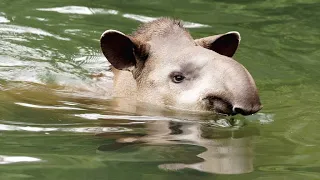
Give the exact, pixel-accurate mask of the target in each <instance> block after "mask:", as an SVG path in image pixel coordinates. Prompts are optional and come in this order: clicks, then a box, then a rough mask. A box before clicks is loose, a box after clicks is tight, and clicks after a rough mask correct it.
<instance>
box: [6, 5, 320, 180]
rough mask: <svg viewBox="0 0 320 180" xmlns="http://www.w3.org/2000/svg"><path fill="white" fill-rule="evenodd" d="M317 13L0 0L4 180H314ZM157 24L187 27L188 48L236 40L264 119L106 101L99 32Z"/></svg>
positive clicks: (308, 8)
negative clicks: (233, 34)
mask: <svg viewBox="0 0 320 180" xmlns="http://www.w3.org/2000/svg"><path fill="white" fill-rule="evenodd" d="M319 7H320V3H319V1H316V0H303V1H302V0H290V1H289V0H282V1H272V0H269V1H260V2H259V1H248V0H247V1H232V0H227V1H226V0H224V1H215V2H212V1H206V0H189V1H185V0H183V1H182V0H180V1H178V0H177V1H169V0H166V1H157V0H153V1H125V0H118V1H111V0H105V1H99V0H97V1H71V0H68V1H66V0H65V1H38V2H36V1H30V0H25V1H16V0H10V1H9V0H1V2H0V37H1V38H0V90H1V91H0V102H1V103H0V177H1V180H2V179H3V180H16V179H41V180H43V179H61V180H62V179H63V180H64V179H68V180H69V179H320V154H319V152H320V135H319V133H318V131H319V128H320V122H319V101H320V93H319V90H320V83H319V77H320V76H319V75H320V71H319V68H320V61H319V58H320V51H319V47H320V46H319V43H320V39H319V36H320V32H319V27H320V24H319V22H318V17H319V16H320V13H319V12H320V11H319ZM160 16H170V17H176V18H180V19H182V20H184V21H186V25H187V27H188V28H189V30H190V31H191V34H192V35H193V36H194V37H203V36H208V35H212V34H218V33H223V32H228V31H231V30H237V31H239V32H240V33H241V35H242V41H241V45H240V49H239V50H238V52H237V53H236V59H238V60H239V61H240V62H241V63H242V64H243V65H245V66H246V67H247V69H248V70H249V71H250V73H251V74H252V75H253V77H254V78H255V80H256V83H257V86H258V88H259V91H260V95H261V99H262V103H263V105H264V108H263V110H262V111H260V112H259V113H258V114H256V115H254V116H249V117H245V118H244V117H242V116H236V117H234V118H228V119H224V117H216V116H214V115H210V114H196V113H186V112H177V111H170V110H164V109H158V108H157V107H150V106H149V105H145V104H133V103H130V102H122V100H119V99H112V98H111V97H110V95H109V93H108V91H107V90H108V89H109V88H110V87H111V85H110V84H111V81H112V74H111V73H110V72H109V68H108V65H109V64H108V63H107V61H106V60H105V58H104V57H103V56H102V54H101V52H100V49H99V37H100V35H101V33H102V32H103V31H104V30H106V29H118V30H120V31H122V32H125V33H130V32H131V31H132V30H134V29H135V28H136V27H137V26H138V24H139V23H141V22H146V21H150V20H152V19H154V18H156V17H160ZM147 107H148V108H147Z"/></svg>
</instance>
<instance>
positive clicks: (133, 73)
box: [100, 18, 262, 115]
mask: <svg viewBox="0 0 320 180" xmlns="http://www.w3.org/2000/svg"><path fill="white" fill-rule="evenodd" d="M240 39H241V38H240V34H239V32H236V31H231V32H227V33H225V34H219V35H214V36H208V37H204V38H200V39H193V38H192V36H191V35H190V33H189V32H188V31H187V30H186V29H185V28H184V27H183V22H182V21H180V20H176V19H171V18H159V19H157V20H154V21H151V22H148V23H144V24H142V25H141V26H140V27H138V29H137V30H136V31H135V32H133V33H132V34H131V35H126V34H124V33H122V32H120V31H117V30H107V31H105V32H104V33H103V34H102V36H101V39H100V45H101V49H102V52H103V54H104V56H105V57H106V58H107V60H108V61H109V62H110V63H111V65H112V71H113V73H114V82H113V96H114V97H124V98H130V99H134V100H137V101H142V102H147V103H151V104H155V105H160V106H167V107H172V108H176V109H182V110H188V111H211V112H214V113H218V114H225V115H235V114H238V113H239V114H242V115H250V114H254V113H256V112H258V111H259V110H260V109H261V108H262V105H261V102H260V98H259V95H258V90H257V87H256V84H255V82H254V80H253V78H252V76H251V75H250V73H249V72H248V71H247V69H246V68H245V67H244V66H243V65H241V64H240V63H239V62H237V61H235V60H234V59H233V58H232V56H233V55H234V54H235V52H236V50H237V49H238V46H239V43H240Z"/></svg>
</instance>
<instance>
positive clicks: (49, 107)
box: [15, 102, 85, 110]
mask: <svg viewBox="0 0 320 180" xmlns="http://www.w3.org/2000/svg"><path fill="white" fill-rule="evenodd" d="M15 104H17V105H20V106H24V107H31V108H38V109H61V110H85V109H82V108H76V107H69V106H42V105H34V104H28V103H21V102H16V103H15Z"/></svg>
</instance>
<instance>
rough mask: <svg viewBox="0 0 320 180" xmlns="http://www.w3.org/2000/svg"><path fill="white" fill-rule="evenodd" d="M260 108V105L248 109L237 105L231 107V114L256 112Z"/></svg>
mask: <svg viewBox="0 0 320 180" xmlns="http://www.w3.org/2000/svg"><path fill="white" fill-rule="evenodd" d="M260 109H262V106H261V105H259V106H255V107H253V108H250V109H245V108H239V107H233V108H232V112H233V114H234V115H235V114H242V115H251V114H254V113H256V112H258V111H259V110H260Z"/></svg>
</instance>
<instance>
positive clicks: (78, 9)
mask: <svg viewBox="0 0 320 180" xmlns="http://www.w3.org/2000/svg"><path fill="white" fill-rule="evenodd" d="M37 10H38V11H52V12H58V13H62V14H82V15H92V14H118V11H117V10H104V9H100V8H88V7H84V6H64V7H55V8H38V9H37Z"/></svg>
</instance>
